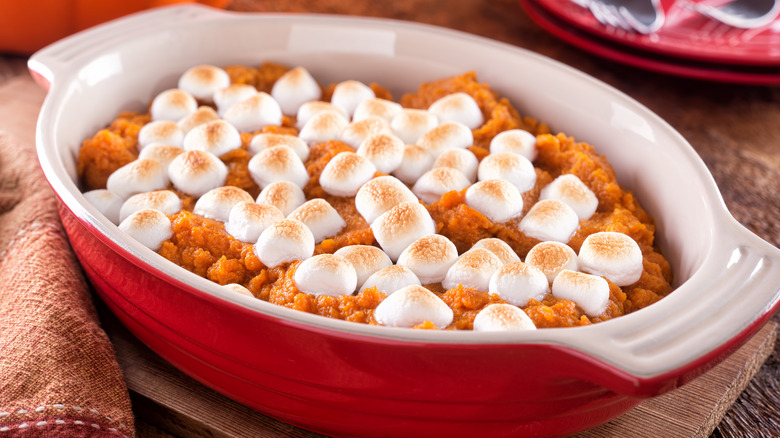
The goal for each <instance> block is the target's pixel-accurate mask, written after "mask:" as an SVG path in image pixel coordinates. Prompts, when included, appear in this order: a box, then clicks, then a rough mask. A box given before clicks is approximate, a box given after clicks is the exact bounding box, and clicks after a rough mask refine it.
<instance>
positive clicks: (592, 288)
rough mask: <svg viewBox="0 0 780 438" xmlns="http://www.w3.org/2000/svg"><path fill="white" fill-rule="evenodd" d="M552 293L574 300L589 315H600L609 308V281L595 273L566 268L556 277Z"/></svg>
mask: <svg viewBox="0 0 780 438" xmlns="http://www.w3.org/2000/svg"><path fill="white" fill-rule="evenodd" d="M552 294H553V295H554V296H555V297H556V298H560V299H563V300H569V301H574V302H575V303H577V305H578V306H579V307H580V308H581V309H582V310H583V311H585V313H586V314H587V315H588V316H598V315H601V314H602V313H604V311H605V310H607V304H608V303H609V283H607V280H604V279H603V278H601V277H597V276H595V275H590V274H586V273H584V272H576V271H568V270H564V271H561V273H560V274H558V276H557V277H555V281H553V284H552Z"/></svg>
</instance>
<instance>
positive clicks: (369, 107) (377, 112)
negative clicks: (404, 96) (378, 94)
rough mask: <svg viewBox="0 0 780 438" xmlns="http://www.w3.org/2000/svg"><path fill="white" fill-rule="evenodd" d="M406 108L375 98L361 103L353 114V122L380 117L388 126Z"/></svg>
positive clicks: (390, 101)
mask: <svg viewBox="0 0 780 438" xmlns="http://www.w3.org/2000/svg"><path fill="white" fill-rule="evenodd" d="M403 109H404V107H402V106H401V104H399V103H396V102H393V101H392V100H386V99H380V98H374V99H366V100H364V101H362V102H360V103H359V104H358V106H357V108H355V112H354V114H352V121H353V122H357V121H360V120H363V119H367V118H369V117H379V118H381V119H384V120H385V121H386V122H387V123H388V124H389V123H390V122H391V121H392V120H393V117H395V116H396V114H398V113H400V112H401V111H402V110H403Z"/></svg>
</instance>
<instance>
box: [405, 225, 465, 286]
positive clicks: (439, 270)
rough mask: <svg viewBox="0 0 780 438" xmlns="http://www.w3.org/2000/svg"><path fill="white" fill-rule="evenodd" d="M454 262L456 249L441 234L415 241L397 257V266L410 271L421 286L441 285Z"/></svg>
mask: <svg viewBox="0 0 780 438" xmlns="http://www.w3.org/2000/svg"><path fill="white" fill-rule="evenodd" d="M456 260H458V249H457V248H456V247H455V244H454V243H452V241H450V239H448V238H446V237H445V236H442V235H441V234H429V235H427V236H424V237H421V238H419V239H417V240H415V241H414V242H412V244H411V245H409V246H407V247H406V249H404V250H403V252H402V253H401V255H400V256H398V264H399V265H403V266H406V267H407V268H409V269H411V270H412V272H414V273H415V275H417V278H419V279H420V281H421V282H422V283H423V284H430V283H441V282H442V281H443V280H444V277H445V276H446V275H447V271H449V269H450V268H451V267H452V265H453V264H455V261H456Z"/></svg>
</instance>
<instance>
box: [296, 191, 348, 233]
mask: <svg viewBox="0 0 780 438" xmlns="http://www.w3.org/2000/svg"><path fill="white" fill-rule="evenodd" d="M287 217H288V218H289V219H295V220H299V221H301V222H302V223H303V224H304V225H306V226H307V227H309V229H310V230H311V233H312V235H313V236H314V242H315V243H320V242H322V241H323V240H325V239H326V238H327V237H331V236H334V235H336V234H337V233H338V232H339V231H341V230H342V229H343V228H344V227H345V226H347V223H346V222H345V221H344V219H342V218H341V216H340V215H339V212H338V211H336V209H335V208H333V206H332V205H330V204H329V203H328V201H326V200H324V199H322V198H315V199H312V200H310V201H306V202H304V203H303V205H301V206H300V207H298V208H296V209H295V210H293V212H292V213H290V214H289V216H287Z"/></svg>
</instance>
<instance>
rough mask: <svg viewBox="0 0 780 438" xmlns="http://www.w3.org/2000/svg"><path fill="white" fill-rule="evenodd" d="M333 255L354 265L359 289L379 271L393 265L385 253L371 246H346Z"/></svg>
mask: <svg viewBox="0 0 780 438" xmlns="http://www.w3.org/2000/svg"><path fill="white" fill-rule="evenodd" d="M333 254H335V255H337V256H340V257H344V258H345V259H346V260H348V261H349V262H350V263H352V267H353V268H355V272H356V273H357V286H358V287H359V286H361V285H363V283H365V282H366V280H368V278H369V277H370V276H372V275H373V274H374V273H376V272H377V271H379V270H381V269H384V268H387V267H388V266H392V265H393V262H392V261H391V260H390V257H388V256H387V254H385V252H384V251H382V250H381V249H379V248H377V247H375V246H371V245H350V246H345V247H343V248H340V249H339V250H338V251H336V252H334V253H333Z"/></svg>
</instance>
